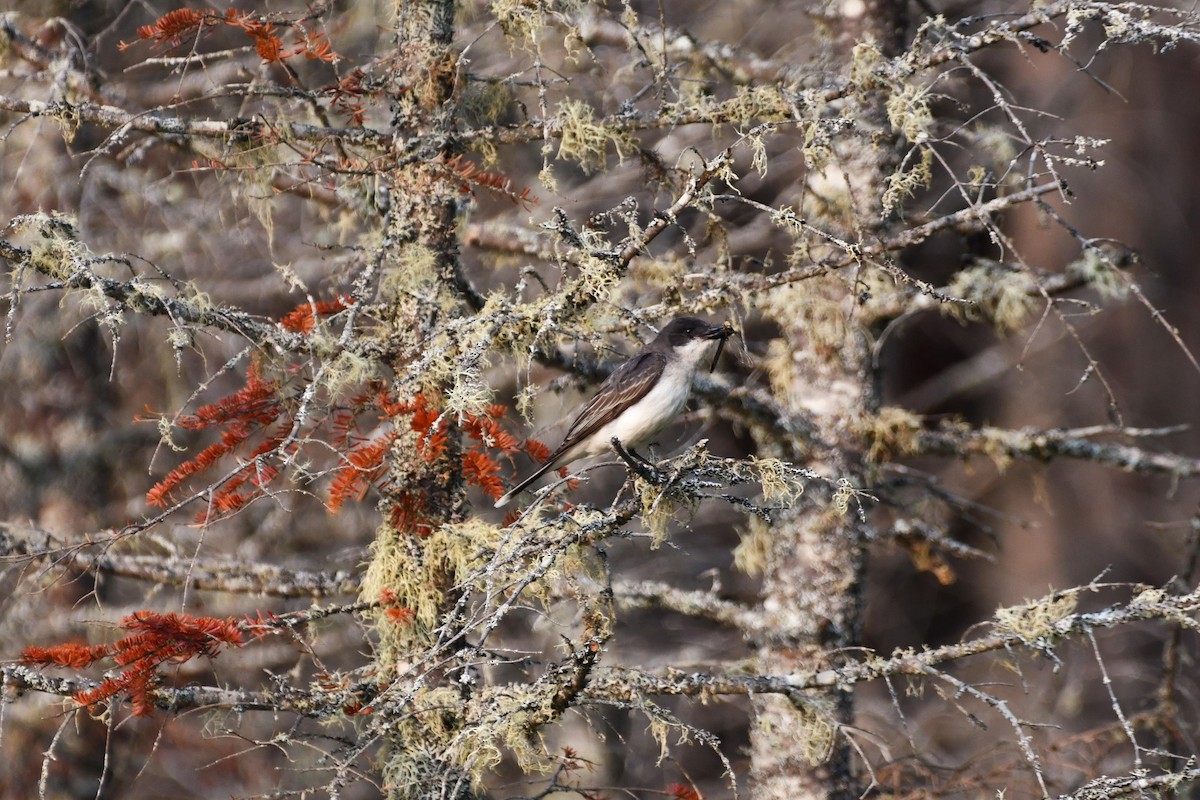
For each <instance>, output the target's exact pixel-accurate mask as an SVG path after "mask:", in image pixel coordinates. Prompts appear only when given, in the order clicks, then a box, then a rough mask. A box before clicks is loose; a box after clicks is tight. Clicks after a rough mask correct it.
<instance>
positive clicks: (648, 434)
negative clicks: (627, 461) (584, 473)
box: [581, 342, 706, 456]
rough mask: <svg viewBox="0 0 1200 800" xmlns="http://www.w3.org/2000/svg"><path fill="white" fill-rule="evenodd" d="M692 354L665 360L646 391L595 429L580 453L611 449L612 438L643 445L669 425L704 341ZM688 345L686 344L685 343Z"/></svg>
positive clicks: (688, 385) (685, 393) (683, 401)
mask: <svg viewBox="0 0 1200 800" xmlns="http://www.w3.org/2000/svg"><path fill="white" fill-rule="evenodd" d="M696 344H698V345H701V347H698V348H697V352H696V353H695V354H694V355H693V354H692V353H690V352H686V353H680V354H679V355H680V356H683V357H681V358H674V359H671V360H670V361H668V362H667V366H666V368H665V369H664V370H663V374H662V376H661V377H659V379H658V382H657V383H655V384H654V387H653V388H652V389H650V391H649V392H647V393H646V394H645V396H643V397H642V399H640V400H638V401H637V402H636V403H634V404H633V405H632V406H630V407H629V408H628V409H627V410H626V411H625V412H624V413H622V414H619V415H617V418H616V419H614V420H613V421H612V422H610V423H608V424H607V425H605V426H604V427H603V428H601V429H600V430H598V431H596V433H595V434H593V435H592V436H591V437H589V438H588V440H587V442H586V443H585V444H586V449H585V451H584V452H583V453H581V455H589V456H593V455H598V454H600V453H604V452H607V451H608V450H610V449H612V445H611V444H610V442H611V441H612V439H613V437H614V436H615V437H616V438H618V439H620V440H621V444H622V445H624V446H625V447H637V446H638V445H641V444H645V443H646V442H648V441H650V439H651V438H652V437H653V436H654V435H655V434H658V433H660V432H661V431H662V429H663V428H665V427H667V426H668V425H670V424H671V421H672V420H674V419H675V417H677V416H679V412H680V411H682V410H683V407H684V406H685V405H687V400H688V394H689V393H690V391H691V388H692V376H693V375H695V373H696V364H697V363H698V361H699V358H700V356H702V355H703V350H704V348H703V346H702V345H704V344H706V343H705V342H696ZM689 348H690V345H689Z"/></svg>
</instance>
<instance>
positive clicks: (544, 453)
mask: <svg viewBox="0 0 1200 800" xmlns="http://www.w3.org/2000/svg"><path fill="white" fill-rule="evenodd" d="M525 452H526V453H528V454H529V457H530V458H532V459H533V460H534V461H536V462H538V463H539V464H544V463H546V459H547V458H549V457H550V448H549V447H547V446H546V445H544V444H542V443H541V442H539V441H538V440H537V439H526V440H525Z"/></svg>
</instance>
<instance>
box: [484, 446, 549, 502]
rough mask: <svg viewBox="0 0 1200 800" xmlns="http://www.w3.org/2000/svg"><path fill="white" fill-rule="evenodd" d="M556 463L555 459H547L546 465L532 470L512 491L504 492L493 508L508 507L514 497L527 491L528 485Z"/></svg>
mask: <svg viewBox="0 0 1200 800" xmlns="http://www.w3.org/2000/svg"><path fill="white" fill-rule="evenodd" d="M557 461H558V459H556V458H550V459H547V460H546V463H545V464H542V465H541V466H540V467H538V468H537V469H536V470H534V471H533V474H532V475H530V476H529V477H528V478H526V479H525V480H523V481H521V482H520V483H518V484H517V485H516V486H515V487H514V488H512V489H509V490H508V491H507V492H505V494H504V496H503V497H501V498H500V499H499V500H497V501H496V506H495V507H496V508H504V507H505V506H506V505H508V504H509V503H510V502H511V501H512V499H513V498H514V497H516V496H517V495H519V494H520V493H521V492H523V491H525V490H526V489H528V488H529V485H530V484H531V483H533V482H534V481H536V480H537V479H538V478H540V477H542V476H543V475H545V474H546V472H547V471H548V470H549V469H550V468H551V467H553V466H555V464H556V463H557Z"/></svg>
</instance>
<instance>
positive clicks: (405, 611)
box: [379, 587, 416, 625]
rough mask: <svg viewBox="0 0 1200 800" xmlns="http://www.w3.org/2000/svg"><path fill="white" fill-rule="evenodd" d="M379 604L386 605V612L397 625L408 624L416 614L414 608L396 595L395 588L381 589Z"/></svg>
mask: <svg viewBox="0 0 1200 800" xmlns="http://www.w3.org/2000/svg"><path fill="white" fill-rule="evenodd" d="M379 604H380V606H383V607H384V614H386V616H388V619H389V620H390V621H391V622H395V624H396V625H408V624H409V622H412V621H413V619H414V618H415V616H416V612H414V610H413V609H412V608H409V607H407V606H404V604H403V603H401V602H400V599H398V597H396V593H395V591H394V590H392V589H390V588H388V587H384V588H383V589H382V590H380V591H379Z"/></svg>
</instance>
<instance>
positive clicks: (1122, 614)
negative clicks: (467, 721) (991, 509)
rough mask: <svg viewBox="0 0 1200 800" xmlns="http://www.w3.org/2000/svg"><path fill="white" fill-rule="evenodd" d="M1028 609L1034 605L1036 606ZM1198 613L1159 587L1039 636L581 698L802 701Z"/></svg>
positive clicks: (611, 672)
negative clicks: (985, 656)
mask: <svg viewBox="0 0 1200 800" xmlns="http://www.w3.org/2000/svg"><path fill="white" fill-rule="evenodd" d="M1095 588H1098V587H1096V586H1094V585H1091V584H1089V585H1088V586H1082V587H1078V588H1076V589H1072V590H1070V591H1064V592H1058V593H1056V594H1054V595H1051V596H1050V597H1049V598H1046V600H1045V601H1043V602H1042V604H1043V605H1044V604H1046V603H1051V602H1054V601H1062V600H1064V599H1069V598H1071V597H1072V596H1073V595H1077V594H1079V593H1081V592H1083V591H1085V590H1091V589H1095ZM1030 607H1031V608H1033V607H1037V604H1034V605H1033V606H1030ZM1018 611H1020V609H1018ZM1197 611H1200V588H1198V589H1195V590H1193V591H1192V592H1190V593H1188V594H1184V595H1169V594H1167V593H1166V592H1165V591H1162V590H1159V589H1149V590H1146V591H1144V592H1142V593H1141V594H1139V595H1138V596H1137V597H1135V598H1133V599H1132V600H1131V601H1129V602H1128V603H1127V604H1125V605H1124V606H1120V605H1117V606H1112V607H1110V608H1106V609H1103V610H1101V611H1096V612H1089V613H1079V614H1067V615H1064V616H1062V617H1061V618H1060V619H1058V620H1056V621H1053V622H1050V621H1047V622H1046V623H1045V624H1044V625H1043V626H1042V627H1041V629H1040V630H1039V631H1038V632H1037V635H1031V634H1030V632H1029V631H1016V630H1012V629H1010V628H1008V627H1006V626H1004V625H1000V624H998V623H993V624H994V626H995V629H996V632H995V633H992V634H990V635H987V636H980V637H977V638H975V639H970V640H968V641H965V642H960V643H957V644H951V645H944V646H942V647H938V648H934V649H930V650H923V651H921V652H915V651H913V650H911V649H899V650H896V651H894V652H893V654H892V655H891V656H890V657H888V658H886V659H882V658H878V657H867V658H862V659H857V660H853V661H850V662H849V663H847V664H844V665H842V666H840V667H836V668H831V669H827V670H822V671H820V672H805V673H796V674H793V675H728V674H724V675H723V674H710V673H703V672H683V671H682V670H669V671H667V672H665V673H658V674H655V673H650V672H641V671H637V670H631V669H626V668H623V667H610V668H608V669H605V670H603V671H601V673H600V677H597V678H596V679H594V680H593V681H592V683H591V684H590V685H589V686H588V688H587V690H586V691H585V692H584V693H583V696H584V698H585V699H589V698H590V699H595V700H611V699H614V698H618V699H619V698H621V697H629V696H630V695H631V694H633V693H642V694H646V695H684V696H695V695H715V694H728V695H739V694H762V693H767V694H784V695H799V694H802V693H803V692H805V691H806V690H809V689H821V688H828V687H831V686H842V687H844V686H849V685H851V684H857V683H864V682H867V681H874V680H879V679H881V678H887V677H891V676H894V675H912V676H927V675H928V674H929V670H930V668H931V667H934V666H937V665H939V664H944V663H947V662H953V661H959V660H962V659H965V658H968V657H970V656H976V655H980V654H982V653H990V652H994V651H997V650H1011V649H1016V648H1023V649H1028V650H1033V651H1037V652H1044V651H1047V650H1049V649H1050V648H1051V647H1052V646H1053V645H1054V643H1055V642H1057V641H1058V640H1061V639H1063V638H1066V637H1069V636H1072V635H1075V634H1084V633H1086V632H1088V631H1091V630H1095V629H1104V628H1116V627H1119V626H1122V625H1128V624H1131V623H1134V622H1141V621H1145V620H1163V621H1171V622H1177V623H1179V624H1181V625H1184V626H1185V627H1187V628H1189V629H1191V630H1200V624H1198V623H1197V622H1196V620H1195V619H1193V615H1194V614H1195V613H1196V612H1197Z"/></svg>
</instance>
